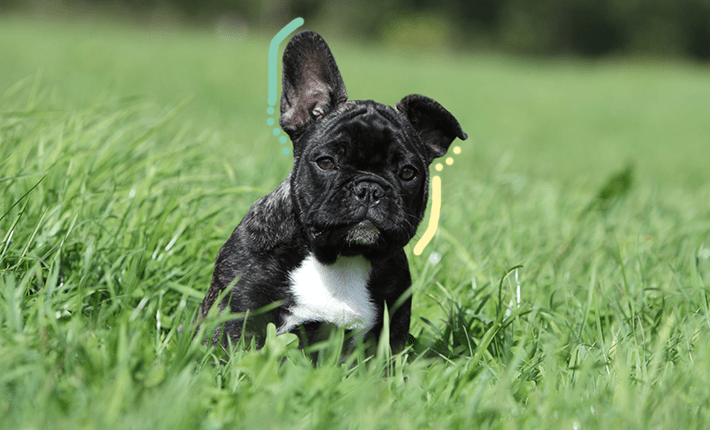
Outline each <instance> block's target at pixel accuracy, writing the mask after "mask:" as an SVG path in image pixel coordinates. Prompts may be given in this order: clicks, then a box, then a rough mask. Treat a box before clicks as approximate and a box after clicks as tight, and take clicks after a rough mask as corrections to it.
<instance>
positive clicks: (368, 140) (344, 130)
mask: <svg viewBox="0 0 710 430" xmlns="http://www.w3.org/2000/svg"><path fill="white" fill-rule="evenodd" d="M334 114H335V115H334V116H333V117H332V119H331V120H330V121H327V126H326V130H324V132H325V133H326V134H328V135H329V136H330V137H331V138H332V139H334V140H337V141H340V142H343V143H346V142H347V143H350V144H352V145H354V146H357V147H360V148H362V149H366V148H367V149H369V150H371V151H377V150H380V151H381V150H387V149H388V148H390V146H391V145H393V144H394V143H395V142H405V141H408V140H412V139H411V137H412V136H411V134H412V133H411V130H408V127H407V124H406V121H404V120H403V118H402V116H401V115H400V114H398V113H397V112H396V111H395V110H394V109H393V108H392V107H390V106H386V105H383V104H380V103H376V102H374V101H371V100H367V101H351V102H346V103H344V104H343V105H342V106H341V107H340V108H339V109H337V112H334ZM405 144H406V143H405Z"/></svg>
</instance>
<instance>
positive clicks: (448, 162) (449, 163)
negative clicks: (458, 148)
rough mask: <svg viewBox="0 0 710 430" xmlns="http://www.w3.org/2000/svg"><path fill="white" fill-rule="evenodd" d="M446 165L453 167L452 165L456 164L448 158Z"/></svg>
mask: <svg viewBox="0 0 710 430" xmlns="http://www.w3.org/2000/svg"><path fill="white" fill-rule="evenodd" d="M446 164H448V165H449V166H450V165H452V164H454V159H453V158H451V157H448V158H447V159H446Z"/></svg>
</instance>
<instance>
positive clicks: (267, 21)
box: [0, 0, 710, 60]
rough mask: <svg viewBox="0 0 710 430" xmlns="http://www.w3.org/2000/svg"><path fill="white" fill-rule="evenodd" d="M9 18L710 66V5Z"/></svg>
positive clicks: (436, 6) (437, 5)
mask: <svg viewBox="0 0 710 430" xmlns="http://www.w3.org/2000/svg"><path fill="white" fill-rule="evenodd" d="M0 6H2V9H5V10H11V9H18V8H19V9H23V8H24V9H27V8H30V9H35V10H44V11H52V13H56V12H57V11H62V10H65V9H66V8H70V9H73V10H91V9H92V8H96V7H100V8H110V9H112V10H113V11H114V12H115V11H121V12H122V13H131V14H133V15H136V16H139V17H141V19H145V17H146V15H160V16H163V17H165V16H169V17H170V18H171V19H176V20H180V21H187V22H194V23H202V24H204V23H213V22H215V21H216V20H217V21H220V20H221V22H222V24H224V23H230V25H236V26H238V27H240V28H242V30H244V29H246V28H270V29H280V28H281V27H283V26H284V25H285V24H286V23H288V22H289V21H290V20H291V19H293V18H294V17H299V16H300V17H303V18H304V19H305V20H306V22H308V23H310V24H311V25H317V26H318V27H319V28H322V29H326V28H327V29H328V33H330V34H335V33H339V34H342V35H356V36H357V37H358V38H359V39H369V40H371V41H372V42H385V43H388V44H392V45H398V46H419V47H421V46H430V47H431V46H435V47H444V46H448V47H458V48H462V47H463V48H471V47H474V48H483V49H500V50H505V51H508V52H516V53H523V54H527V55H536V56H537V55H544V56H547V55H569V54H574V55H581V56H589V57H597V56H604V55H644V56H648V55H651V56H687V57H692V58H695V59H700V60H708V59H710V43H709V42H708V41H710V0H539V1H528V0H476V1H470V0H357V1H356V0H339V1H329V0H201V1H192V0H28V1H26V0H4V1H3V2H2V4H0Z"/></svg>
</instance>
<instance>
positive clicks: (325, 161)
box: [316, 157, 335, 170]
mask: <svg viewBox="0 0 710 430" xmlns="http://www.w3.org/2000/svg"><path fill="white" fill-rule="evenodd" d="M316 164H318V167H320V168H321V169H323V170H332V169H333V168H334V167H335V162H334V161H333V159H332V158H330V157H321V158H319V159H317V160H316Z"/></svg>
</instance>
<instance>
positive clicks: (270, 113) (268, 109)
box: [266, 106, 274, 115]
mask: <svg viewBox="0 0 710 430" xmlns="http://www.w3.org/2000/svg"><path fill="white" fill-rule="evenodd" d="M266 113H268V114H269V115H273V114H274V108H273V107H271V106H269V107H267V108H266Z"/></svg>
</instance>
